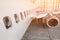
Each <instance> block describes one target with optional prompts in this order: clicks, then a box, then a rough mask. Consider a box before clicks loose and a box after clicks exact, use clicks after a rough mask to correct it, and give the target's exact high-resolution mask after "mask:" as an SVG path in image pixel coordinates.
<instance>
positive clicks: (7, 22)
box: [3, 16, 12, 29]
mask: <svg viewBox="0 0 60 40" xmlns="http://www.w3.org/2000/svg"><path fill="white" fill-rule="evenodd" d="M3 22H4V24H5V27H6V29H8V28H10V27H11V26H12V22H11V18H10V17H9V16H5V17H3Z"/></svg>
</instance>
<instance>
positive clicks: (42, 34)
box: [22, 24, 60, 40]
mask: <svg viewBox="0 0 60 40" xmlns="http://www.w3.org/2000/svg"><path fill="white" fill-rule="evenodd" d="M22 40H60V27H54V28H48V27H46V28H45V27H43V26H41V25H40V24H31V25H30V26H29V28H28V30H27V31H26V33H25V35H24V36H23V38H22Z"/></svg>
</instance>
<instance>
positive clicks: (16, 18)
mask: <svg viewBox="0 0 60 40" xmlns="http://www.w3.org/2000/svg"><path fill="white" fill-rule="evenodd" d="M14 18H15V21H16V23H18V22H19V17H18V15H17V14H14Z"/></svg>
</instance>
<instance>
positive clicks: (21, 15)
mask: <svg viewBox="0 0 60 40" xmlns="http://www.w3.org/2000/svg"><path fill="white" fill-rule="evenodd" d="M20 17H21V19H22V20H23V14H22V12H20Z"/></svg>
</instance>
